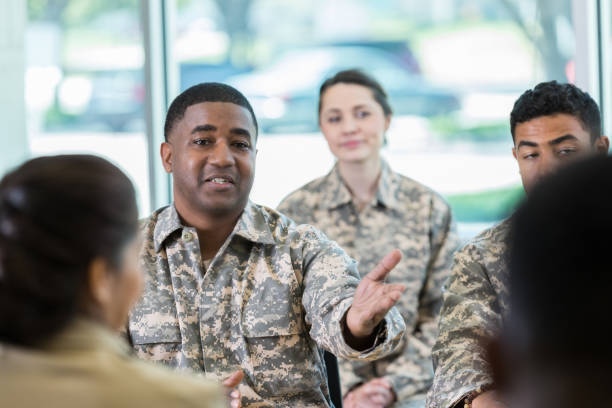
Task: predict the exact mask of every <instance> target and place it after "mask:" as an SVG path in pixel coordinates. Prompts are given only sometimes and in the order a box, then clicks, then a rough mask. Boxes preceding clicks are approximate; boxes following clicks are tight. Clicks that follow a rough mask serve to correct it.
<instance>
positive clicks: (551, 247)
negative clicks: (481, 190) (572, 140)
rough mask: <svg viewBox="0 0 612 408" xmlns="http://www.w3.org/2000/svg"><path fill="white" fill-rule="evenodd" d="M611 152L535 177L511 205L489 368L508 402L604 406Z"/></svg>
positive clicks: (609, 355)
mask: <svg viewBox="0 0 612 408" xmlns="http://www.w3.org/2000/svg"><path fill="white" fill-rule="evenodd" d="M610 210H612V158H600V157H598V158H592V159H589V160H586V161H581V162H577V163H575V164H572V165H570V166H568V167H566V168H564V169H562V170H560V171H559V172H558V173H556V174H555V175H554V176H552V177H551V178H548V179H544V180H543V181H542V182H541V183H540V184H538V186H536V188H535V189H534V190H533V191H532V193H531V194H530V196H529V198H528V200H527V201H526V202H525V203H524V205H523V206H522V207H521V208H520V209H519V210H518V211H517V213H516V215H515V217H514V220H513V230H512V236H511V263H510V299H511V312H510V318H509V321H508V324H507V326H506V328H505V332H504V335H503V336H502V340H501V342H500V344H499V351H500V353H498V357H499V360H498V363H499V365H498V373H499V381H500V382H501V385H502V388H504V389H505V390H506V392H507V393H508V394H509V396H510V398H509V401H511V402H512V406H516V407H522V408H532V407H533V408H536V407H538V408H542V407H575V406H600V407H603V406H610V405H611V404H612V397H611V396H610V393H609V391H608V389H607V388H608V387H607V385H608V384H609V382H610V380H609V378H608V375H609V373H610V370H611V369H612V348H611V347H610V344H609V339H608V337H607V336H606V335H605V334H604V333H605V332H607V326H608V323H609V322H610V315H609V300H610V294H611V293H612V273H611V272H612V257H611V256H610V246H611V243H612V217H610Z"/></svg>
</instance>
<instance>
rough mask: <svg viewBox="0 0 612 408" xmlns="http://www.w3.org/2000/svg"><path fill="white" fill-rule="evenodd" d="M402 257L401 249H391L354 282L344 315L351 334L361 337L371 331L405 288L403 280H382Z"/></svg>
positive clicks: (369, 333)
mask: <svg viewBox="0 0 612 408" xmlns="http://www.w3.org/2000/svg"><path fill="white" fill-rule="evenodd" d="M401 259H402V254H401V253H400V251H398V250H397V249H395V250H393V251H391V252H390V253H388V254H387V255H386V256H385V257H384V258H383V259H382V261H380V263H379V264H378V265H376V267H375V268H374V269H373V270H372V271H371V272H370V273H368V274H367V275H366V276H364V278H363V279H362V280H361V283H360V284H359V286H357V290H356V291H355V296H354V297H353V304H352V305H351V307H350V308H349V310H348V313H347V315H346V325H347V326H348V329H349V330H350V332H351V334H352V335H353V336H355V337H357V338H363V337H367V336H369V335H371V334H372V332H373V331H374V329H375V328H376V326H378V324H379V323H380V322H381V321H382V320H383V319H384V318H385V315H386V314H387V312H388V311H389V309H391V308H392V307H393V305H394V304H395V303H396V302H397V300H398V299H399V298H400V296H401V295H402V292H404V290H406V286H404V285H402V284H386V283H385V282H384V280H385V278H386V277H387V275H388V274H389V272H390V271H391V270H392V269H393V268H394V267H395V266H396V265H397V264H398V263H399V261H400V260H401Z"/></svg>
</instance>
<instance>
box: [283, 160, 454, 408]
mask: <svg viewBox="0 0 612 408" xmlns="http://www.w3.org/2000/svg"><path fill="white" fill-rule="evenodd" d="M381 166H382V170H381V174H380V181H379V184H378V190H377V192H376V197H375V199H374V200H373V201H372V203H370V204H369V205H367V206H366V207H365V208H364V209H363V210H362V211H360V212H359V211H357V210H356V207H355V206H354V205H353V202H352V201H353V200H352V195H351V193H350V191H349V190H348V188H347V186H346V185H345V184H344V182H343V181H342V178H341V175H340V172H339V169H338V166H337V165H336V166H334V168H333V169H332V171H331V172H330V173H329V174H328V175H326V176H324V177H321V178H320V179H317V180H314V181H312V182H310V183H308V184H307V185H305V186H304V187H302V188H300V189H299V190H297V191H295V192H294V193H292V194H290V195H289V196H288V197H287V198H285V199H284V200H283V202H281V204H280V205H279V207H278V210H279V211H281V212H282V213H284V214H286V215H288V216H289V217H291V218H292V219H293V220H295V221H296V222H298V223H304V224H311V225H314V226H316V227H317V228H319V229H320V230H321V231H323V232H324V233H325V234H326V235H327V236H328V237H330V238H331V239H334V240H335V241H336V242H338V244H339V245H340V246H341V247H342V248H343V249H344V250H346V251H347V253H348V254H349V255H350V256H351V257H353V258H355V259H356V260H358V261H359V271H360V273H361V274H362V276H365V274H366V273H367V272H368V271H369V270H371V269H372V268H373V267H374V266H376V263H377V262H378V261H377V260H378V259H379V258H380V257H382V256H384V254H385V253H386V252H387V251H388V250H389V248H399V249H400V251H402V253H403V254H404V255H405V257H404V258H403V259H402V261H401V262H400V263H399V264H398V266H397V267H396V268H395V269H394V272H393V274H391V275H389V282H392V283H402V284H405V285H406V287H407V290H406V292H405V293H404V294H403V295H402V298H401V299H400V300H399V302H398V309H399V310H400V312H401V314H402V316H403V318H404V321H405V322H406V326H407V333H406V337H405V338H404V342H403V343H402V346H401V347H400V348H399V349H398V350H397V351H396V352H395V353H393V354H391V355H389V356H387V357H384V358H381V359H379V360H376V361H354V360H344V359H342V360H340V368H341V372H340V374H341V375H340V378H341V380H342V388H343V393H344V394H346V393H348V392H349V391H350V390H353V389H355V388H356V387H359V386H362V385H364V384H367V383H371V382H372V381H373V380H374V381H375V379H377V378H381V377H384V378H386V379H388V380H389V382H390V383H391V384H392V390H393V392H394V393H395V395H396V398H397V401H398V403H397V404H395V406H413V405H415V406H416V405H418V406H421V407H422V406H423V404H424V400H425V394H426V392H427V390H428V389H429V387H430V386H431V382H432V380H433V369H432V366H431V347H432V346H433V344H434V342H435V339H436V335H437V333H438V327H437V323H438V321H437V316H438V313H439V310H440V306H441V303H442V291H441V288H442V284H443V283H444V281H445V280H446V279H447V278H448V275H449V272H450V266H451V260H452V254H453V252H454V251H455V249H456V248H457V246H458V238H457V236H456V233H455V228H454V225H453V223H452V220H451V212H450V208H449V206H448V204H447V203H446V202H445V201H444V200H443V199H442V198H441V197H440V196H439V195H438V194H436V193H434V192H433V191H431V190H430V189H428V188H427V187H425V186H423V185H422V184H419V183H417V182H416V181H414V180H411V179H409V178H407V177H404V176H402V175H400V174H398V173H395V172H393V171H392V170H391V169H390V167H389V165H388V164H387V163H386V162H384V161H382V163H381Z"/></svg>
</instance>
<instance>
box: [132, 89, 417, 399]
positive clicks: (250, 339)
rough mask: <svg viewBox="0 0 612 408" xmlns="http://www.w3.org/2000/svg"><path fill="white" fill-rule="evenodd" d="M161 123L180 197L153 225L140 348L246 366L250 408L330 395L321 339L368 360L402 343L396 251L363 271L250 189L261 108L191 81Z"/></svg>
mask: <svg viewBox="0 0 612 408" xmlns="http://www.w3.org/2000/svg"><path fill="white" fill-rule="evenodd" d="M164 129H165V137H166V141H165V142H164V143H162V145H161V159H162V163H163V165H164V168H165V169H166V171H167V172H168V173H171V174H172V176H173V193H174V202H173V203H172V204H171V205H168V206H166V207H162V208H160V209H158V210H156V211H155V212H154V213H153V214H152V215H151V216H150V217H149V218H148V219H147V220H146V221H145V222H144V224H143V239H144V243H143V246H142V249H141V251H140V265H141V267H142V269H143V270H144V272H145V276H146V279H145V293H144V297H143V298H142V300H141V301H140V302H139V303H138V304H137V305H136V307H135V308H134V309H133V311H132V313H131V315H130V321H129V335H130V337H131V340H132V343H133V346H134V349H135V350H136V352H137V354H138V355H139V356H140V357H141V358H145V359H150V360H155V361H161V362H163V363H165V364H168V365H169V366H172V367H177V368H191V369H193V370H196V371H200V372H203V373H205V375H206V376H208V377H211V378H216V379H223V378H225V377H226V376H228V375H230V374H231V373H233V372H234V371H236V370H240V369H241V370H243V371H244V380H243V381H242V382H241V384H240V386H239V390H240V392H241V394H242V403H243V405H244V406H245V407H248V406H256V407H278V406H283V407H287V406H292V405H295V406H299V407H322V406H329V404H330V393H329V389H328V385H327V374H326V370H325V366H324V363H323V349H327V350H329V351H331V352H333V353H334V354H336V355H339V356H342V357H345V358H352V359H360V360H372V359H376V358H379V357H382V356H384V355H387V354H389V353H390V352H392V351H393V350H394V349H395V348H396V347H397V346H398V345H399V343H400V341H401V338H402V336H403V333H404V330H405V325H404V322H403V319H402V317H401V315H400V314H399V312H398V311H397V309H396V308H394V307H393V305H394V304H395V302H397V300H398V299H399V297H400V296H401V293H402V292H403V290H404V289H405V287H404V285H401V284H386V283H384V280H385V277H386V276H387V275H388V274H389V272H390V271H391V269H393V267H394V266H395V265H396V264H397V263H398V262H399V260H400V257H401V255H400V253H399V251H391V252H390V253H389V254H388V255H387V256H385V257H384V258H383V259H382V261H381V262H380V263H379V264H378V265H376V266H375V267H374V268H373V270H372V271H371V272H370V273H369V274H368V275H367V276H366V277H365V278H364V279H363V280H361V281H360V279H359V274H358V272H357V267H356V263H355V261H353V260H352V259H351V258H350V257H349V256H348V255H347V254H346V253H345V252H344V251H343V250H342V249H341V248H340V247H339V246H338V245H337V244H336V243H335V242H333V241H331V240H329V239H328V238H327V237H326V236H325V235H324V234H323V233H321V232H320V231H318V230H317V229H315V228H314V227H311V226H308V225H296V224H295V223H294V222H293V221H291V220H290V219H289V218H287V217H286V216H284V215H282V214H280V213H278V212H276V211H274V210H272V209H270V208H266V207H263V206H259V205H257V204H254V203H252V202H251V201H249V193H250V191H251V187H252V185H253V179H254V176H255V157H256V153H257V150H256V143H257V120H256V118H255V114H254V113H253V109H252V108H251V105H250V104H249V102H248V101H247V99H246V98H245V97H244V96H243V95H242V94H241V93H240V92H238V91H237V90H236V89H234V88H232V87H230V86H228V85H225V84H220V83H203V84H199V85H195V86H193V87H191V88H189V89H187V90H186V91H184V92H183V93H181V94H180V95H179V96H178V97H177V98H176V99H175V100H174V101H173V102H172V104H171V105H170V108H169V109H168V113H167V116H166V123H165V127H164ZM279 171H282V169H279ZM268 182H270V183H273V182H274V180H269V181H268Z"/></svg>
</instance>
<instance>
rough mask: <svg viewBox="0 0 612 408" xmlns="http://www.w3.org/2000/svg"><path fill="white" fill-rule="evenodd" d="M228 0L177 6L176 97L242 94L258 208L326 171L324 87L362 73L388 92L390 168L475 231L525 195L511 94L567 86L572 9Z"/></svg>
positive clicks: (523, 2) (538, 3) (523, 0)
mask: <svg viewBox="0 0 612 408" xmlns="http://www.w3.org/2000/svg"><path fill="white" fill-rule="evenodd" d="M230 3H231V4H232V5H234V6H235V5H236V2H224V1H213V0H184V1H179V2H178V6H177V7H178V9H177V18H178V21H177V24H176V27H177V32H176V33H175V41H174V47H175V50H174V52H175V55H176V56H177V63H178V64H179V67H180V75H181V88H182V89H185V88H187V87H188V86H191V85H193V84H195V83H198V82H202V81H224V82H228V83H230V84H232V85H234V86H236V87H237V88H238V89H240V90H241V91H243V92H244V93H245V94H246V95H247V97H248V98H249V100H250V101H251V102H252V104H253V107H254V109H255V110H256V113H257V115H258V118H259V120H260V122H261V128H262V133H263V134H262V137H261V138H260V140H259V142H258V144H259V145H258V149H259V153H258V163H257V166H258V167H257V177H256V181H255V186H254V189H253V193H252V199H253V200H254V201H257V202H260V203H263V204H267V205H270V206H276V204H277V203H278V202H279V201H280V199H281V198H282V197H283V196H285V195H286V194H288V193H289V192H291V191H292V190H294V189H296V188H298V187H299V186H301V185H302V184H304V183H305V182H307V181H309V180H312V179H313V178H315V177H318V176H320V175H323V174H325V173H326V172H327V171H328V170H329V168H330V167H331V165H332V161H333V159H332V156H331V154H330V153H329V152H328V148H327V146H326V144H325V141H324V139H323V137H322V136H321V135H320V133H319V131H318V123H317V106H316V101H317V92H318V87H319V86H320V84H321V82H322V81H323V79H324V78H326V77H327V76H330V75H331V74H333V73H335V72H337V71H338V70H340V69H345V68H354V67H358V68H362V69H364V70H366V71H368V72H369V73H371V74H373V75H374V76H375V77H376V78H378V79H379V80H380V81H381V82H382V84H383V86H384V87H385V88H386V89H387V90H388V92H389V94H390V95H389V96H390V99H391V101H392V106H393V108H394V113H395V114H394V117H393V122H392V127H391V129H390V130H389V134H388V140H389V143H388V146H387V148H386V149H385V152H384V153H383V154H384V155H385V157H386V158H387V159H388V161H389V162H390V164H391V166H392V168H394V169H396V170H397V171H400V172H401V173H403V174H405V175H407V176H409V177H412V178H414V179H416V180H418V181H421V182H423V183H425V184H426V185H428V186H430V187H432V188H434V189H436V190H438V191H440V192H441V193H443V194H444V195H445V196H446V197H447V198H448V200H449V201H450V203H451V205H452V206H453V209H454V211H455V215H456V217H457V218H458V220H459V221H460V226H461V227H462V228H463V231H462V233H463V234H464V236H469V235H471V234H473V233H475V232H477V231H479V230H480V229H482V228H484V227H486V226H487V225H488V224H490V223H492V222H494V221H497V220H499V219H501V218H503V217H505V216H507V215H508V214H509V213H510V212H511V211H512V208H513V206H514V205H515V203H516V202H517V200H519V199H520V197H521V195H522V189H521V187H520V178H519V174H518V170H517V167H516V164H515V163H514V159H513V157H512V155H511V147H512V141H511V136H510V131H509V124H508V122H509V120H508V118H509V113H510V111H511V109H512V105H513V103H514V101H515V99H516V98H517V97H518V96H519V95H520V94H521V93H522V92H523V91H524V90H526V89H527V88H530V87H533V86H534V85H535V84H537V83H538V82H541V81H544V80H550V79H557V80H560V81H564V82H566V81H568V80H570V81H571V80H573V77H574V71H573V66H574V63H573V57H574V48H575V44H574V43H575V40H574V34H573V28H572V22H571V2H570V0H561V1H547V0H499V1H493V2H492V1H485V0H470V1H467V0H432V1H428V2H421V1H403V0H386V1H379V2H365V1H349V0H332V1H330V0H316V1H314V2H299V1H285V0H243V1H241V2H239V3H241V4H240V7H230V6H229V5H230ZM279 170H282V171H279Z"/></svg>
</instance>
